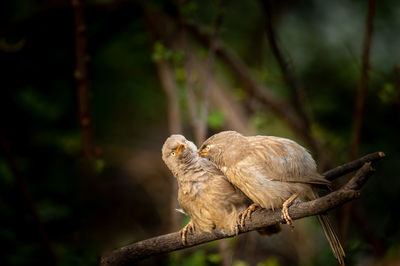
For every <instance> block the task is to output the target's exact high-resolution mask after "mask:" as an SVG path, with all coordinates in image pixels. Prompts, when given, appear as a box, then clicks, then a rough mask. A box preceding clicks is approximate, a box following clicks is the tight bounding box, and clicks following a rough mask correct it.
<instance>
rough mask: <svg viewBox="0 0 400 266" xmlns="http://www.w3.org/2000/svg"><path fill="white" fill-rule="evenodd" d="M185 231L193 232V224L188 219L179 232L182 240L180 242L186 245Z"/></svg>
mask: <svg viewBox="0 0 400 266" xmlns="http://www.w3.org/2000/svg"><path fill="white" fill-rule="evenodd" d="M187 232H189V233H191V234H192V233H193V232H194V224H193V223H192V221H190V222H189V223H188V224H187V225H186V226H185V227H183V228H182V229H181V231H180V233H181V240H182V244H183V245H186V234H187Z"/></svg>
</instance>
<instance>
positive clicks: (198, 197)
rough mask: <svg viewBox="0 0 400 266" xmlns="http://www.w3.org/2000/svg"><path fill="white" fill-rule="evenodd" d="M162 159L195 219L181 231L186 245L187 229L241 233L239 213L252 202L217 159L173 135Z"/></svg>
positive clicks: (187, 208) (184, 204) (185, 205)
mask: <svg viewBox="0 0 400 266" xmlns="http://www.w3.org/2000/svg"><path fill="white" fill-rule="evenodd" d="M162 159H163V161H164V162H165V164H166V165H167V167H168V168H169V169H170V171H171V172H172V173H173V175H174V177H175V178H176V179H177V182H178V202H179V204H180V205H181V207H182V209H183V211H184V212H185V213H186V214H188V215H189V216H190V219H191V220H190V222H189V223H188V224H187V225H186V226H185V227H184V228H183V229H182V230H181V231H180V233H181V240H182V243H183V244H184V245H185V243H186V234H187V232H194V231H198V232H210V231H211V230H212V229H214V228H219V229H222V230H223V231H224V232H226V233H232V234H233V233H236V234H237V233H238V213H239V212H241V211H243V210H245V209H246V208H247V207H248V206H249V205H250V203H251V202H250V200H249V198H248V197H247V196H245V195H244V194H243V192H242V191H240V190H239V189H237V188H236V187H235V186H233V185H232V184H231V183H230V182H229V181H228V179H227V178H226V177H225V176H224V174H223V173H222V172H221V171H220V170H218V169H217V168H216V167H215V166H214V164H213V163H211V162H210V161H209V160H207V159H205V158H202V157H200V156H199V155H198V153H197V147H196V145H195V144H194V143H193V142H191V141H189V140H187V139H186V138H185V137H184V136H182V135H178V134H174V135H171V136H170V137H168V138H167V140H166V141H165V143H164V145H163V147H162Z"/></svg>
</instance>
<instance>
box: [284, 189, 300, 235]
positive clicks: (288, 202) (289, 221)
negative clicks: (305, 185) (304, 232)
mask: <svg viewBox="0 0 400 266" xmlns="http://www.w3.org/2000/svg"><path fill="white" fill-rule="evenodd" d="M297 196H298V194H297V193H295V194H293V195H292V196H290V197H289V198H288V199H287V200H286V201H285V202H284V203H283V205H282V219H284V220H285V222H286V224H287V225H289V226H290V227H292V228H294V226H293V223H292V221H293V220H292V218H291V217H290V215H289V206H290V205H291V204H292V202H293V201H294V200H295V199H296V198H297Z"/></svg>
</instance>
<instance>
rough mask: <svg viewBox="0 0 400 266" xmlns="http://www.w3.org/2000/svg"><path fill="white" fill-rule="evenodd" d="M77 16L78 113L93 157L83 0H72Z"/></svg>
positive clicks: (86, 151)
mask: <svg viewBox="0 0 400 266" xmlns="http://www.w3.org/2000/svg"><path fill="white" fill-rule="evenodd" d="M72 6H73V7H74V18H75V62H76V69H75V73H74V76H75V79H76V81H77V83H78V108H79V109H78V114H79V123H80V126H81V129H82V142H83V151H84V154H85V157H86V158H87V159H88V160H91V159H93V139H92V126H91V123H92V121H91V114H90V104H89V101H90V99H89V78H88V61H89V56H88V54H87V36H86V23H85V16H84V7H83V1H82V0H72Z"/></svg>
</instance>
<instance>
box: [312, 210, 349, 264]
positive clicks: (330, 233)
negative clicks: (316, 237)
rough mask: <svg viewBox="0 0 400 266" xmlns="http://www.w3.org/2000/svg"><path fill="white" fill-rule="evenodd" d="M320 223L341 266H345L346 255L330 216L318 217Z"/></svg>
mask: <svg viewBox="0 0 400 266" xmlns="http://www.w3.org/2000/svg"><path fill="white" fill-rule="evenodd" d="M318 221H319V223H320V224H321V226H322V229H323V230H324V233H325V236H326V239H327V240H328V242H329V245H330V246H331V249H332V253H333V255H334V256H335V258H336V259H337V261H338V262H339V264H340V265H344V258H345V256H346V255H345V253H344V250H343V247H342V244H340V241H339V238H338V236H337V234H336V233H335V231H334V229H333V227H332V224H331V223H330V221H329V218H328V215H318Z"/></svg>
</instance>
